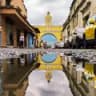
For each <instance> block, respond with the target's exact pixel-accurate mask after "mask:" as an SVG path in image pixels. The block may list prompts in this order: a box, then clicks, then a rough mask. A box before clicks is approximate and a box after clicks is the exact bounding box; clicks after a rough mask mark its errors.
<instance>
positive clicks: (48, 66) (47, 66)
mask: <svg viewBox="0 0 96 96" xmlns="http://www.w3.org/2000/svg"><path fill="white" fill-rule="evenodd" d="M38 62H39V63H40V67H39V70H62V65H61V62H62V58H61V57H60V56H57V58H56V60H55V61H54V62H52V63H45V62H44V61H42V59H41V55H39V56H38Z"/></svg>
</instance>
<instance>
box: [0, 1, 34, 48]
mask: <svg viewBox="0 0 96 96" xmlns="http://www.w3.org/2000/svg"><path fill="white" fill-rule="evenodd" d="M29 35H30V36H29ZM35 35H36V30H34V27H32V26H31V25H30V24H29V23H28V21H27V10H26V8H25V6H24V1H23V0H0V46H1V47H8V46H12V47H20V46H21V43H20V40H21V39H22V40H21V41H22V42H23V43H22V47H29V46H31V45H32V44H31V45H29V43H30V41H31V40H32V38H33V37H34V36H35ZM29 37H30V38H31V40H30V39H28V38H29ZM20 38H21V39H20Z"/></svg>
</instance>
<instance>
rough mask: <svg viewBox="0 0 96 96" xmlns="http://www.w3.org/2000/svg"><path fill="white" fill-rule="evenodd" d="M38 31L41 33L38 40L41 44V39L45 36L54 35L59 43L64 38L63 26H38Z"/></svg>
mask: <svg viewBox="0 0 96 96" xmlns="http://www.w3.org/2000/svg"><path fill="white" fill-rule="evenodd" d="M37 27H38V29H39V30H40V33H39V34H38V36H37V38H38V41H39V43H40V41H41V38H42V36H43V35H45V34H52V35H53V36H55V37H56V39H57V42H60V41H61V38H62V32H61V30H62V26H53V25H52V26H37Z"/></svg>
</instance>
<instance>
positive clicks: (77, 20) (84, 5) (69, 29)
mask: <svg viewBox="0 0 96 96" xmlns="http://www.w3.org/2000/svg"><path fill="white" fill-rule="evenodd" d="M95 14H96V2H95V0H73V2H72V4H71V7H70V13H69V16H68V18H67V20H66V22H65V23H64V24H63V34H64V36H63V39H64V41H65V42H66V41H67V40H69V41H71V39H72V36H73V33H74V32H75V31H76V30H79V31H83V29H84V28H85V27H86V25H87V22H88V19H89V17H91V16H93V15H95Z"/></svg>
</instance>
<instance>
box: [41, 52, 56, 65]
mask: <svg viewBox="0 0 96 96" xmlns="http://www.w3.org/2000/svg"><path fill="white" fill-rule="evenodd" d="M41 58H42V61H43V62H45V63H52V62H54V61H55V60H56V58H57V54H56V53H53V52H50V53H46V54H43V56H42V57H41Z"/></svg>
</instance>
